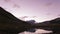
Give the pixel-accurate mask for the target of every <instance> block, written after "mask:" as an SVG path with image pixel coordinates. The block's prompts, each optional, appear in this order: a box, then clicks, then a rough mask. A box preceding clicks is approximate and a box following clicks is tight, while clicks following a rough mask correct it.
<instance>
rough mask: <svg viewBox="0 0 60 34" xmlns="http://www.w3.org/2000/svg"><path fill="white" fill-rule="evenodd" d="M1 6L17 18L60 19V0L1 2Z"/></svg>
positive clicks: (13, 0)
mask: <svg viewBox="0 0 60 34" xmlns="http://www.w3.org/2000/svg"><path fill="white" fill-rule="evenodd" d="M0 6H2V7H3V8H5V9H6V10H7V11H9V12H11V13H12V14H13V15H15V16H16V17H17V18H19V17H21V16H36V17H39V18H38V20H41V21H44V20H50V19H53V18H56V17H60V0H0Z"/></svg>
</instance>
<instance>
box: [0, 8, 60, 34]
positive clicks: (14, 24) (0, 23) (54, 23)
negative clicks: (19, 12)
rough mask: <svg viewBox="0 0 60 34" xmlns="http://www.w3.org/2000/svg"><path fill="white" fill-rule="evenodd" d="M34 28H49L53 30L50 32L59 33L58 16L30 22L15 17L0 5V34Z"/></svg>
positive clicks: (59, 20) (16, 32)
mask: <svg viewBox="0 0 60 34" xmlns="http://www.w3.org/2000/svg"><path fill="white" fill-rule="evenodd" d="M32 22H34V21H32ZM35 28H37V29H45V30H51V31H53V33H51V34H60V18H56V19H53V20H50V21H44V22H42V23H35V24H34V23H33V24H31V23H30V22H29V23H28V22H26V21H22V20H20V19H18V18H16V17H15V16H14V15H12V14H11V13H9V12H7V11H6V10H4V9H3V8H2V7H0V34H18V33H20V32H24V31H28V30H29V29H35Z"/></svg>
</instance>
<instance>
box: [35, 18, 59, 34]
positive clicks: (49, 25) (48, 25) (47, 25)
mask: <svg viewBox="0 0 60 34" xmlns="http://www.w3.org/2000/svg"><path fill="white" fill-rule="evenodd" d="M36 27H38V28H41V29H44V30H48V31H49V30H50V31H53V33H52V34H60V18H56V19H53V20H50V21H45V22H42V23H40V24H39V23H37V24H36Z"/></svg>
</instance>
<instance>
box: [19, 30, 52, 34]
mask: <svg viewBox="0 0 60 34" xmlns="http://www.w3.org/2000/svg"><path fill="white" fill-rule="evenodd" d="M42 33H52V31H47V30H43V29H36V32H27V31H24V32H22V33H19V34H42Z"/></svg>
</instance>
